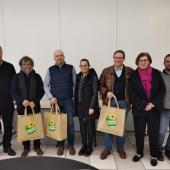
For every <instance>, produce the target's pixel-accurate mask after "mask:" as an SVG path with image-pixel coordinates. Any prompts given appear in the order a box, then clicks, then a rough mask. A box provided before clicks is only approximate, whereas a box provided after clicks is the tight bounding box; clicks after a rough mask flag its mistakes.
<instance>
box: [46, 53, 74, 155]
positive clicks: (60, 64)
mask: <svg viewBox="0 0 170 170" xmlns="http://www.w3.org/2000/svg"><path fill="white" fill-rule="evenodd" d="M54 60H55V62H56V63H55V65H53V66H51V67H50V68H49V69H48V70H47V73H46V77H45V80H44V90H45V94H46V96H47V97H48V98H49V100H50V103H51V105H54V104H58V105H59V107H60V109H61V110H62V111H63V112H64V113H67V117H68V149H69V152H70V155H74V154H75V149H74V122H73V91H74V86H75V81H76V71H75V68H74V66H72V65H70V64H66V62H65V56H64V52H63V51H62V50H56V51H55V52H54ZM58 145H59V147H58V152H57V155H59V156H61V155H63V153H64V141H59V142H58Z"/></svg>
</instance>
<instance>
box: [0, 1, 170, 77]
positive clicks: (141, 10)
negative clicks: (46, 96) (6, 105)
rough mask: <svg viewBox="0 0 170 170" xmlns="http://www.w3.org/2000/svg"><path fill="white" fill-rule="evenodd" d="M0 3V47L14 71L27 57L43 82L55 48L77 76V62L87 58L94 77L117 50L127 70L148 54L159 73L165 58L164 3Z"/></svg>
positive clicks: (167, 21)
mask: <svg viewBox="0 0 170 170" xmlns="http://www.w3.org/2000/svg"><path fill="white" fill-rule="evenodd" d="M0 2H1V3H0V44H1V45H2V47H3V48H4V52H5V58H6V59H7V60H8V61H10V62H12V63H13V64H15V65H16V68H17V71H18V70H19V67H18V60H19V59H20V58H21V57H22V56H23V55H29V56H31V57H33V58H34V60H35V67H36V70H37V71H38V72H39V73H40V74H41V75H42V77H44V76H45V72H46V69H47V68H48V67H49V66H50V65H51V64H53V51H54V50H55V49H57V48H62V49H63V50H64V51H65V55H66V60H67V62H68V63H72V64H74V65H75V67H76V69H77V71H79V68H78V66H79V60H80V59H81V58H82V57H87V58H88V59H89V60H90V61H91V65H92V66H93V67H95V68H96V70H97V72H98V73H99V74H100V73H101V71H102V69H103V68H104V67H106V66H109V65H111V64H112V52H113V51H115V50H116V49H123V50H125V52H126V54H127V59H126V64H128V65H130V66H132V67H135V65H134V60H135V57H136V55H137V54H138V53H139V52H140V51H149V52H150V53H151V55H152V56H153V65H154V66H155V67H157V68H159V69H162V68H163V64H162V58H163V56H164V55H165V54H166V53H168V52H169V44H170V34H169V28H170V12H169V11H170V1H169V0H48V1H47V0H29V1H27V0H15V1H13V0H0ZM4 43H5V44H4Z"/></svg>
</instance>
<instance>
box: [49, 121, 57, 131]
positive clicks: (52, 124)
mask: <svg viewBox="0 0 170 170" xmlns="http://www.w3.org/2000/svg"><path fill="white" fill-rule="evenodd" d="M48 130H49V131H55V130H56V122H55V121H54V120H49V121H48Z"/></svg>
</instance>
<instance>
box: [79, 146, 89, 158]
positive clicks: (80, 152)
mask: <svg viewBox="0 0 170 170" xmlns="http://www.w3.org/2000/svg"><path fill="white" fill-rule="evenodd" d="M86 150H87V149H86V148H85V147H82V148H81V149H80V150H79V152H78V155H79V156H82V155H84V154H85V153H86Z"/></svg>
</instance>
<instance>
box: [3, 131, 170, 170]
mask: <svg viewBox="0 0 170 170" xmlns="http://www.w3.org/2000/svg"><path fill="white" fill-rule="evenodd" d="M126 136H127V137H126V144H125V150H126V153H127V159H124V160H123V159H121V158H120V157H119V155H118V153H117V151H116V147H115V142H114V139H113V151H112V154H111V155H110V156H109V157H108V158H107V159H106V160H100V153H101V152H102V150H103V149H104V146H103V144H102V143H103V136H102V135H101V134H98V135H97V147H94V151H93V154H92V155H91V156H90V157H84V156H78V154H77V153H78V151H79V149H80V148H81V143H80V141H81V140H80V134H79V133H78V132H77V133H76V135H75V149H76V155H74V156H71V155H70V154H69V152H68V151H67V149H65V153H64V155H63V156H62V157H63V158H66V159H73V160H77V161H80V162H83V163H86V164H90V165H92V166H94V167H96V168H98V169H101V170H106V169H107V170H116V169H118V170H145V169H146V170H147V169H148V170H152V169H156V170H167V169H169V170H170V161H169V160H168V159H167V158H165V161H163V162H159V163H158V166H156V167H152V166H151V165H150V157H149V145H148V139H147V137H146V140H145V156H144V158H143V159H142V160H141V161H139V162H137V163H134V162H132V157H133V155H134V153H135V138H134V134H133V133H127V135H126ZM0 139H1V135H0ZM55 145H56V141H55V140H53V139H49V138H45V139H43V140H42V149H43V151H44V155H45V156H53V157H57V155H56V153H57V148H56V147H55ZM12 148H14V149H15V150H16V152H17V156H16V157H19V156H20V154H21V152H22V145H21V144H19V143H17V142H16V137H15V136H14V137H13V140H12ZM29 156H36V154H35V152H34V151H31V152H30V154H29ZM8 158H11V157H9V156H7V155H6V154H4V153H2V146H0V160H2V159H8Z"/></svg>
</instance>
